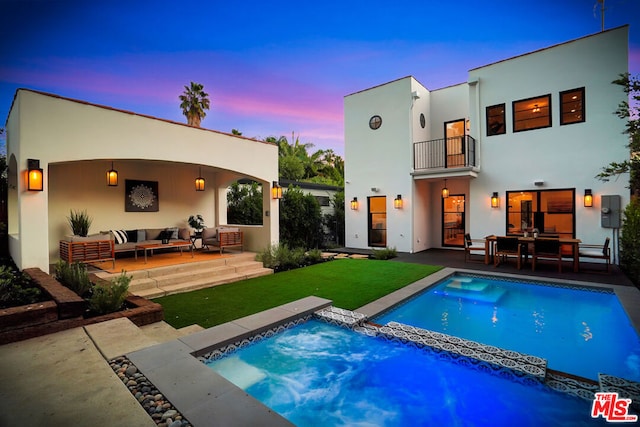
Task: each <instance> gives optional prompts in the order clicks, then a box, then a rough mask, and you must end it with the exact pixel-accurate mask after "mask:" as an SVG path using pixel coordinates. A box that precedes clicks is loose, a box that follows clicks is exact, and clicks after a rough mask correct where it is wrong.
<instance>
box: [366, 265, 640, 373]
mask: <svg viewBox="0 0 640 427" xmlns="http://www.w3.org/2000/svg"><path fill="white" fill-rule="evenodd" d="M374 321H375V322H377V323H381V324H385V323H387V322H389V321H396V322H400V323H405V324H408V325H412V326H417V327H420V328H423V329H429V330H432V331H437V332H443V333H446V334H449V335H454V336H458V337H462V338H466V339H469V340H472V341H477V342H481V343H483V344H489V345H493V346H497V347H501V348H505V349H509V350H515V351H519V352H521V353H527V354H531V355H534V356H538V357H542V358H545V359H547V361H548V367H549V368H551V369H555V370H559V371H563V372H568V373H571V374H574V375H579V376H582V377H585V378H590V379H593V380H597V377H598V373H599V372H600V373H605V374H609V375H615V376H618V377H621V378H625V379H629V380H633V381H640V340H639V338H638V335H637V334H636V332H635V329H634V328H633V326H632V325H631V323H630V321H629V318H628V316H627V315H626V313H625V312H624V309H623V308H622V306H621V304H620V301H619V300H618V298H617V297H616V295H615V294H613V293H603V292H593V291H588V290H579V289H569V288H562V287H555V286H541V285H536V284H530V283H515V282H512V281H503V280H498V279H493V278H482V277H480V278H471V277H467V276H462V275H461V276H454V277H453V278H451V279H447V280H445V281H443V283H440V284H439V285H437V286H436V287H432V288H429V289H428V290H427V291H426V292H424V293H422V294H421V295H419V296H418V297H416V298H414V299H412V300H410V301H409V302H407V303H405V304H402V305H400V306H399V307H397V308H395V309H393V310H391V311H388V312H386V313H384V314H383V315H382V316H379V317H378V318H376V319H374Z"/></svg>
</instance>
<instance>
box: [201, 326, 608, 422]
mask: <svg viewBox="0 0 640 427" xmlns="http://www.w3.org/2000/svg"><path fill="white" fill-rule="evenodd" d="M208 365H209V366H210V367H211V368H212V369H214V370H215V371H217V372H218V373H220V374H221V375H222V376H224V377H226V378H227V379H229V380H230V381H232V382H234V383H235V384H236V385H238V386H239V387H241V388H243V389H244V390H245V391H246V392H247V393H249V394H251V395H252V396H254V397H255V398H257V399H258V400H260V401H262V402H263V403H264V404H266V405H267V406H269V407H270V408H272V409H273V410H275V411H277V412H278V413H280V414H281V415H283V416H284V417H285V418H287V419H288V420H290V421H291V422H293V423H294V424H296V425H297V426H318V425H321V426H410V425H411V426H445V425H446V426H465V427H466V426H511V425H516V424H517V425H519V426H572V427H573V426H582V425H584V426H590V425H605V424H606V423H605V422H604V420H603V419H602V418H599V419H592V418H591V417H590V409H591V403H590V402H588V401H586V400H582V399H578V398H574V397H571V396H569V395H566V394H561V393H557V392H553V391H550V390H548V389H546V388H544V387H542V386H540V387H531V386H525V385H522V384H519V383H515V382H511V381H509V380H506V379H503V378H501V377H499V376H495V375H491V374H487V373H484V372H481V371H478V370H474V369H471V368H468V367H463V366H461V365H457V364H454V363H452V362H447V361H443V360H439V359H436V358H435V357H434V356H433V355H431V354H430V353H427V352H425V351H424V350H419V349H416V348H415V347H411V346H407V345H402V344H399V343H395V342H388V341H384V340H381V339H377V338H372V337H368V336H365V335H362V334H359V333H355V332H352V331H349V330H347V329H343V328H340V327H337V326H333V325H329V324H326V323H323V322H319V321H314V320H312V321H309V322H307V323H304V324H302V325H299V326H296V327H294V328H292V329H288V330H286V331H284V332H283V333H280V334H277V335H275V336H273V337H271V338H268V339H265V340H262V341H259V342H257V343H255V344H252V345H250V346H248V347H245V348H242V349H240V350H238V351H236V352H234V353H232V354H230V355H228V356H226V357H224V358H222V359H219V360H216V361H212V362H209V363H208Z"/></svg>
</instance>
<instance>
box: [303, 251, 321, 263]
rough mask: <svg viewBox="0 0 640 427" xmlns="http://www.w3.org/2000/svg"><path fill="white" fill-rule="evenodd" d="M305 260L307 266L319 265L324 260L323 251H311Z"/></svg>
mask: <svg viewBox="0 0 640 427" xmlns="http://www.w3.org/2000/svg"><path fill="white" fill-rule="evenodd" d="M305 259H306V261H307V262H306V263H307V265H313V264H318V263H320V262H322V261H324V259H323V258H322V251H321V250H320V249H311V250H310V251H308V252H307V253H306V254H305Z"/></svg>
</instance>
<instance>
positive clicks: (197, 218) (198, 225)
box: [187, 214, 206, 236]
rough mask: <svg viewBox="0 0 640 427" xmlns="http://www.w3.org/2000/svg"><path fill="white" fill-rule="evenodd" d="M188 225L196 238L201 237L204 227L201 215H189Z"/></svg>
mask: <svg viewBox="0 0 640 427" xmlns="http://www.w3.org/2000/svg"><path fill="white" fill-rule="evenodd" d="M187 222H188V223H189V227H191V228H193V229H194V230H195V231H196V236H199V235H202V230H204V228H205V227H206V226H205V225H204V219H203V218H202V215H200V214H198V215H191V216H190V217H189V219H188V221H187Z"/></svg>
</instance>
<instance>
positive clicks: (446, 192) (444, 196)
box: [442, 179, 449, 199]
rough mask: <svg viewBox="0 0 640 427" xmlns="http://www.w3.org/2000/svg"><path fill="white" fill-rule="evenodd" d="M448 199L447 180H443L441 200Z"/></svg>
mask: <svg viewBox="0 0 640 427" xmlns="http://www.w3.org/2000/svg"><path fill="white" fill-rule="evenodd" d="M447 197H449V189H448V188H447V180H446V179H445V180H444V187H442V198H443V199H446V198H447Z"/></svg>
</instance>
